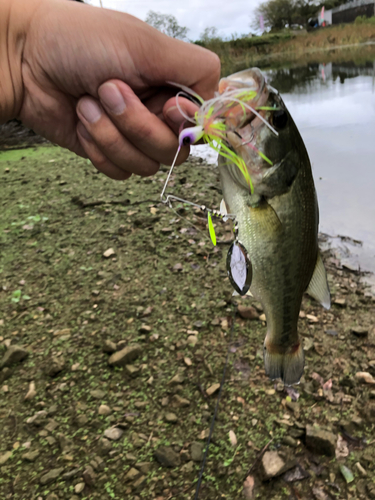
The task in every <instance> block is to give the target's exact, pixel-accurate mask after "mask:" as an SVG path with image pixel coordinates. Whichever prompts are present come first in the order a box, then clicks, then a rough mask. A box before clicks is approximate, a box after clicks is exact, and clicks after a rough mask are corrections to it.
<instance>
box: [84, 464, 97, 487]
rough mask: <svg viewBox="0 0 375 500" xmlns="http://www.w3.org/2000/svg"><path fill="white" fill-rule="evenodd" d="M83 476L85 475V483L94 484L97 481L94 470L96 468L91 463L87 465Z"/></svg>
mask: <svg viewBox="0 0 375 500" xmlns="http://www.w3.org/2000/svg"><path fill="white" fill-rule="evenodd" d="M82 476H83V479H84V481H85V483H86V484H87V485H88V486H94V484H95V481H96V474H95V472H94V469H93V468H92V467H91V465H87V467H86V469H85V470H84V472H83V474H82Z"/></svg>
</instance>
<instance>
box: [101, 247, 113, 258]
mask: <svg viewBox="0 0 375 500" xmlns="http://www.w3.org/2000/svg"><path fill="white" fill-rule="evenodd" d="M114 255H116V252H115V251H114V250H113V248H108V250H106V251H105V252H104V253H103V257H104V258H105V259H109V258H110V257H113V256H114Z"/></svg>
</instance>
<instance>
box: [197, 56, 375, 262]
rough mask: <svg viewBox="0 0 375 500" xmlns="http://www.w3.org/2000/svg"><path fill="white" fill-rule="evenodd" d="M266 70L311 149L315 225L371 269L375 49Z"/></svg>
mask: <svg viewBox="0 0 375 500" xmlns="http://www.w3.org/2000/svg"><path fill="white" fill-rule="evenodd" d="M317 58H318V56H317ZM325 60H327V54H325ZM265 74H266V75H267V80H268V81H269V83H270V84H271V85H272V86H274V87H275V88H277V89H278V90H279V91H280V93H281V95H282V96H283V99H284V101H285V104H286V105H287V107H288V109H289V111H290V113H291V115H292V116H293V118H294V120H295V122H296V124H297V126H298V128H299V130H300V132H301V135H302V138H303V140H304V141H305V144H306V147H307V150H308V152H309V155H310V159H311V163H312V169H313V174H314V179H315V185H316V189H317V193H318V200H319V208H320V231H321V232H323V233H326V234H328V235H330V236H332V237H334V238H331V239H330V242H331V244H332V245H333V246H334V247H335V248H336V249H337V251H338V254H339V255H340V257H342V258H344V259H345V260H346V262H347V264H348V265H350V266H352V267H354V268H360V269H361V270H364V271H371V272H375V54H374V56H373V58H371V59H369V60H368V61H364V62H362V63H361V64H358V65H356V64H355V63H354V62H353V61H352V60H350V59H349V60H346V61H345V60H344V62H343V61H340V62H338V63H336V62H326V63H325V64H320V63H319V62H318V61H316V62H310V63H306V64H304V65H300V66H294V67H292V68H290V67H289V68H285V67H284V68H278V69H274V70H273V69H270V70H267V71H265ZM201 148H204V146H203V147H201ZM204 153H205V150H204V149H203V150H201V151H199V152H198V153H197V154H200V155H202V154H204ZM211 157H212V154H211ZM213 158H215V157H213ZM338 236H345V237H349V238H340V237H338ZM353 240H358V241H360V242H362V244H359V243H358V242H356V241H353Z"/></svg>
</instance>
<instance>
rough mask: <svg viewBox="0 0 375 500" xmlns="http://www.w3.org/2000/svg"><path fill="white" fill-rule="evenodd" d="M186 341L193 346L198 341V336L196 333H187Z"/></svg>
mask: <svg viewBox="0 0 375 500" xmlns="http://www.w3.org/2000/svg"><path fill="white" fill-rule="evenodd" d="M187 343H188V344H189V345H191V346H193V347H194V346H195V345H197V343H198V337H197V336H196V335H189V336H188V338H187Z"/></svg>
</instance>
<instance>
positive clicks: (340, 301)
mask: <svg viewBox="0 0 375 500" xmlns="http://www.w3.org/2000/svg"><path fill="white" fill-rule="evenodd" d="M333 303H334V304H335V305H336V306H339V307H346V300H345V299H336V300H334V301H333Z"/></svg>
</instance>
